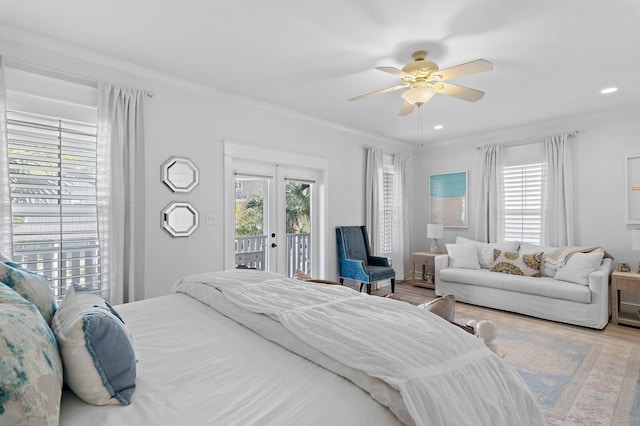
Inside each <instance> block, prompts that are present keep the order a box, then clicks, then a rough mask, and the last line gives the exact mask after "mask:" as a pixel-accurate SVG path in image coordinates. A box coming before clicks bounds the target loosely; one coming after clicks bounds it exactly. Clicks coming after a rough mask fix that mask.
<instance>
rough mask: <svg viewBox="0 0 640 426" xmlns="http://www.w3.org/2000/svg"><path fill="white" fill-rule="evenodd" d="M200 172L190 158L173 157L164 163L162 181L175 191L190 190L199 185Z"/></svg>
mask: <svg viewBox="0 0 640 426" xmlns="http://www.w3.org/2000/svg"><path fill="white" fill-rule="evenodd" d="M199 175H200V172H199V170H198V168H197V167H196V166H195V164H193V162H192V161H191V160H190V159H188V158H181V157H171V158H170V159H168V160H167V161H166V162H165V163H164V164H163V165H162V182H164V184H165V185H167V186H168V187H169V189H171V190H172V191H173V192H189V191H191V190H192V189H193V188H195V187H196V185H198V182H199V179H200V176H199Z"/></svg>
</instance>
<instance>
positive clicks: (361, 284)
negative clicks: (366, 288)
mask: <svg viewBox="0 0 640 426" xmlns="http://www.w3.org/2000/svg"><path fill="white" fill-rule="evenodd" d="M363 285H364V283H360V293H362V286H363Z"/></svg>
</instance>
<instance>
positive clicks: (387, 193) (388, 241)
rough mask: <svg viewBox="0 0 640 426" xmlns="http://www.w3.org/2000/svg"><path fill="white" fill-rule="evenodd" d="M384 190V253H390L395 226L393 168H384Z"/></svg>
mask: <svg viewBox="0 0 640 426" xmlns="http://www.w3.org/2000/svg"><path fill="white" fill-rule="evenodd" d="M382 178H383V191H384V213H383V228H382V229H383V233H384V235H383V247H382V249H383V254H384V255H385V256H386V255H390V254H391V252H392V250H393V246H392V244H393V243H392V241H393V239H392V237H393V233H392V226H393V169H392V168H390V167H386V166H385V168H384V171H383V173H382Z"/></svg>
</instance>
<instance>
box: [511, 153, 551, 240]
mask: <svg viewBox="0 0 640 426" xmlns="http://www.w3.org/2000/svg"><path fill="white" fill-rule="evenodd" d="M503 188H504V237H505V240H507V241H525V242H529V243H533V244H540V236H541V220H542V150H541V144H535V145H532V146H530V145H527V146H514V147H508V148H505V151H504V167H503Z"/></svg>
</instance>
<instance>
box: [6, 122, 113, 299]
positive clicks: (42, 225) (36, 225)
mask: <svg viewBox="0 0 640 426" xmlns="http://www.w3.org/2000/svg"><path fill="white" fill-rule="evenodd" d="M7 137H8V153H9V182H10V183H9V184H10V191H11V194H10V195H11V205H12V215H13V231H14V252H13V257H14V260H15V261H16V262H18V263H21V264H22V265H23V266H24V267H26V268H28V269H29V270H31V271H34V272H38V273H41V274H44V275H46V276H47V277H48V278H49V280H50V282H51V285H52V287H53V289H54V292H55V295H56V297H57V298H58V299H62V297H63V296H64V290H65V288H66V287H67V285H69V284H71V283H77V284H81V285H84V286H85V287H87V288H88V289H90V290H95V291H99V290H100V253H99V248H98V228H97V208H96V144H97V126H96V123H85V122H80V121H73V120H65V119H62V118H56V117H51V116H46V115H38V114H31V113H26V112H19V111H15V110H9V111H8V112H7Z"/></svg>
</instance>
